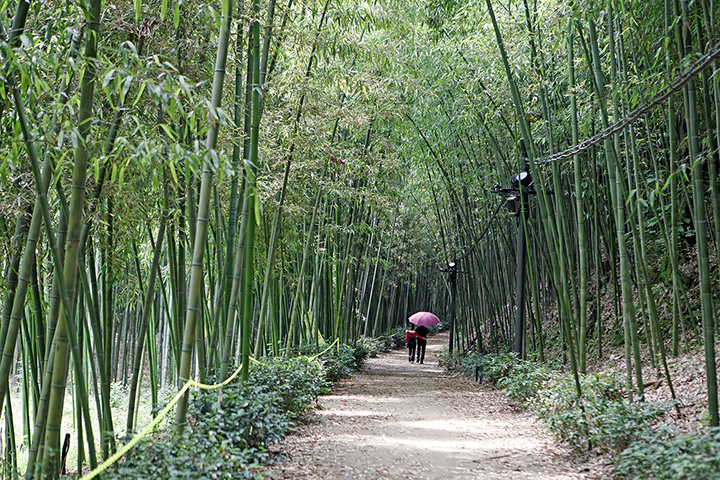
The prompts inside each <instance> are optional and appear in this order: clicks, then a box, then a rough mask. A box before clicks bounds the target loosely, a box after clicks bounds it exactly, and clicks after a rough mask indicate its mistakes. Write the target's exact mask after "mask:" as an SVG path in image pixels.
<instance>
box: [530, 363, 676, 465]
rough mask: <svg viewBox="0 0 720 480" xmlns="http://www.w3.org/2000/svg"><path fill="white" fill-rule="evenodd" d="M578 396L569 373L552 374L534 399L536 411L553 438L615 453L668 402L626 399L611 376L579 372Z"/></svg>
mask: <svg viewBox="0 0 720 480" xmlns="http://www.w3.org/2000/svg"><path fill="white" fill-rule="evenodd" d="M580 386H581V390H582V393H583V394H582V397H581V398H579V397H578V396H577V393H576V388H575V380H574V379H573V377H572V376H570V375H553V376H552V378H551V379H550V380H549V381H547V382H546V383H545V384H544V387H543V388H542V389H541V390H540V394H539V395H538V397H537V398H536V399H535V402H534V406H535V412H536V414H537V415H538V416H539V417H540V418H542V419H543V420H544V421H545V423H546V425H547V427H548V428H549V429H550V431H551V432H552V433H553V434H554V435H555V437H556V438H558V439H560V440H562V441H564V442H566V443H567V444H568V445H569V446H570V447H571V448H572V449H574V450H576V451H578V452H581V451H589V450H593V449H597V450H599V451H603V452H611V453H618V452H620V451H622V450H623V449H624V448H626V447H627V446H628V445H630V443H631V442H632V441H633V439H634V438H636V436H637V435H638V434H639V432H642V431H645V430H647V429H648V428H649V427H650V426H651V425H652V424H653V423H654V422H655V420H657V419H658V418H659V417H660V416H662V415H663V414H664V413H665V412H666V411H667V409H668V408H669V405H668V404H666V403H644V402H637V403H628V402H626V401H624V400H623V395H622V391H621V389H620V388H619V387H618V385H617V383H616V382H615V380H614V379H612V378H610V377H605V376H599V375H589V376H580Z"/></svg>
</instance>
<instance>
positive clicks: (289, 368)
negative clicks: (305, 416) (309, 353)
mask: <svg viewBox="0 0 720 480" xmlns="http://www.w3.org/2000/svg"><path fill="white" fill-rule="evenodd" d="M248 384H249V385H257V386H262V387H264V388H265V389H266V390H267V391H273V392H275V393H277V394H278V396H279V397H280V399H281V406H282V408H284V409H285V410H287V411H289V412H291V413H292V414H299V413H302V412H304V411H305V410H307V409H308V408H309V407H310V406H312V404H313V403H314V402H315V401H316V400H317V397H318V395H320V394H321V393H324V392H326V391H327V389H328V387H329V384H328V382H327V381H326V379H325V375H324V370H323V367H322V365H321V363H320V361H318V360H315V359H311V358H308V357H291V358H282V357H278V358H268V359H263V361H262V362H260V363H256V364H253V367H252V370H251V372H250V378H249V379H248Z"/></svg>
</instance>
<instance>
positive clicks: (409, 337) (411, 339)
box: [405, 325, 417, 363]
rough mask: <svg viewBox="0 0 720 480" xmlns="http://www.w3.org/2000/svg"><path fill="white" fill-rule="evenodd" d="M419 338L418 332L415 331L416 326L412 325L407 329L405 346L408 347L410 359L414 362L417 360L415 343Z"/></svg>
mask: <svg viewBox="0 0 720 480" xmlns="http://www.w3.org/2000/svg"><path fill="white" fill-rule="evenodd" d="M416 340H417V333H416V332H415V326H414V325H413V326H411V327H410V328H408V329H407V330H405V346H406V347H407V349H408V355H409V357H408V361H409V362H410V363H413V362H414V361H415V345H416Z"/></svg>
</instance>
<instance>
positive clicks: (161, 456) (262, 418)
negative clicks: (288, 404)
mask: <svg viewBox="0 0 720 480" xmlns="http://www.w3.org/2000/svg"><path fill="white" fill-rule="evenodd" d="M218 393H219V392H218V391H217V390H211V391H200V392H197V393H196V394H195V395H194V396H193V399H192V401H191V403H190V414H189V419H188V420H189V421H188V425H187V427H186V429H185V431H184V434H183V436H182V438H180V439H179V440H175V439H173V438H172V437H171V436H170V434H169V432H165V433H162V434H160V435H158V436H156V437H153V438H151V439H148V440H147V441H143V442H141V443H140V444H139V445H137V446H136V447H135V448H133V450H132V451H131V452H130V453H129V454H128V455H127V456H126V457H125V458H124V459H123V460H122V461H121V462H120V463H118V464H116V465H114V466H112V467H111V468H110V469H108V470H107V471H106V473H104V474H103V478H105V479H111V480H116V479H117V480H120V479H123V480H130V479H138V480H139V479H147V478H153V479H156V480H165V479H168V480H169V479H188V480H190V479H196V478H198V472H202V478H208V479H253V478H255V477H256V475H255V473H254V468H255V467H256V466H257V464H258V462H263V461H266V460H267V459H268V453H267V451H266V447H267V446H268V445H269V444H271V443H273V442H277V441H279V440H281V439H282V438H283V437H284V436H285V434H286V433H287V430H288V428H289V426H290V412H288V411H287V410H285V409H284V408H283V399H282V397H281V395H280V393H279V392H276V391H273V390H272V389H271V388H270V387H268V386H263V385H249V384H239V383H236V384H231V385H228V386H226V387H224V388H223V392H222V396H221V400H220V401H219V402H218Z"/></svg>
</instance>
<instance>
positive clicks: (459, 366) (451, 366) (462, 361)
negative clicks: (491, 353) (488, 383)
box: [438, 350, 483, 377]
mask: <svg viewBox="0 0 720 480" xmlns="http://www.w3.org/2000/svg"><path fill="white" fill-rule="evenodd" d="M482 358H483V355H481V354H480V353H477V352H470V353H461V352H458V351H457V350H456V351H454V352H452V353H450V352H448V351H447V350H445V351H443V352H441V353H440V354H439V355H438V363H439V364H440V365H441V366H443V367H445V368H446V369H448V370H450V371H454V372H460V373H462V374H463V375H465V376H466V377H471V376H474V375H475V366H477V365H480V363H481V361H482Z"/></svg>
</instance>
